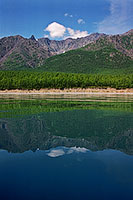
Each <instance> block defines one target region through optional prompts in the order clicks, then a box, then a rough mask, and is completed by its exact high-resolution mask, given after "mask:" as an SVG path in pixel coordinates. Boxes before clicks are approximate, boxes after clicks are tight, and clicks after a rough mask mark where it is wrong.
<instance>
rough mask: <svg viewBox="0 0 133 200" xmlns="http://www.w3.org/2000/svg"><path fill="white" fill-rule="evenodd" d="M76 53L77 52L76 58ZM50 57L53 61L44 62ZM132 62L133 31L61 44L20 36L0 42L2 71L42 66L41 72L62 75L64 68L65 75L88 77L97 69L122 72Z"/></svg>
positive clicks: (96, 34)
mask: <svg viewBox="0 0 133 200" xmlns="http://www.w3.org/2000/svg"><path fill="white" fill-rule="evenodd" d="M79 48H81V49H79ZM75 49H79V50H78V55H77V51H76V50H75ZM70 50H73V51H72V52H71V51H70ZM74 50H75V51H74ZM68 51H70V53H69V52H68ZM65 52H66V53H65ZM62 53H63V54H62ZM58 54H62V55H61V57H60V55H59V56H54V57H52V56H53V55H58ZM49 57H52V58H50V60H49V59H48V60H47V58H49ZM54 59H55V60H54ZM132 59H133V30H130V31H129V32H127V33H125V34H122V35H114V36H108V35H105V34H99V33H94V34H90V35H89V36H87V37H84V38H78V39H71V38H68V39H66V40H62V41H55V40H49V39H48V38H40V39H38V40H36V39H35V37H34V36H33V35H32V36H31V38H30V39H26V38H23V37H21V36H19V35H18V36H10V37H5V38H2V39H0V68H1V69H11V70H12V69H27V68H38V67H40V66H43V68H42V69H43V70H45V71H53V70H54V71H63V69H64V66H65V67H66V69H65V72H84V73H88V72H93V71H91V70H90V67H91V68H92V69H93V68H94V71H97V70H95V68H97V67H98V68H101V67H103V68H104V67H105V66H107V67H108V68H111V67H112V66H113V68H121V67H125V69H126V68H127V67H133V63H132ZM68 64H69V65H70V66H69V65H68ZM78 65H79V66H80V69H79V68H78ZM73 68H74V70H72V69H73Z"/></svg>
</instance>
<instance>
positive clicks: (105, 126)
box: [0, 103, 133, 154]
mask: <svg viewBox="0 0 133 200" xmlns="http://www.w3.org/2000/svg"><path fill="white" fill-rule="evenodd" d="M33 106H36V110H37V109H39V106H40V105H38V107H37V105H34V104H33ZM72 106H73V105H72ZM72 106H71V108H70V109H66V110H64V109H62V110H60V109H59V107H58V106H57V107H58V112H57V111H55V112H54V111H53V112H40V113H36V112H35V113H36V114H33V113H32V106H31V105H30V107H29V111H28V114H24V113H23V112H22V113H23V115H22V116H21V115H20V113H19V116H12V117H9V118H2V117H1V119H0V149H6V150H8V151H9V152H24V151H27V150H33V151H35V150H36V149H37V148H39V149H41V150H45V149H50V148H54V147H57V146H66V147H72V146H77V147H85V148H87V149H90V150H93V151H97V150H103V149H116V150H120V151H122V152H125V153H127V154H133V147H132V144H133V113H132V112H128V111H127V110H123V111H120V110H119V109H118V110H115V109H114V110H113V108H112V109H102V107H100V106H99V107H97V108H96V109H94V107H93V109H85V108H84V107H83V109H81V105H80V106H79V108H78V107H76V106H77V105H75V109H72ZM9 107H10V106H9ZM16 107H17V106H16ZM118 107H119V106H118ZM26 108H27V109H28V103H27V107H26ZM67 108H68V107H67ZM98 108H99V109H98ZM105 108H106V106H105ZM21 109H22V108H21V107H20V110H21ZM30 111H31V114H29V113H30ZM12 112H13V110H12Z"/></svg>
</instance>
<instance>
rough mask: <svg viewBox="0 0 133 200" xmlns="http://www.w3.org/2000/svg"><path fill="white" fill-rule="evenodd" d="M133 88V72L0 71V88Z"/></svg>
mask: <svg viewBox="0 0 133 200" xmlns="http://www.w3.org/2000/svg"><path fill="white" fill-rule="evenodd" d="M97 87H98V88H107V87H111V88H116V89H125V88H133V74H128V75H102V74H76V73H61V72H55V73H52V72H41V71H40V72H31V71H0V90H5V89H8V90H10V89H28V90H32V89H37V90H39V89H41V88H49V89H50V88H56V89H64V88H97Z"/></svg>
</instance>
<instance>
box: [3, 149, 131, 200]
mask: <svg viewBox="0 0 133 200" xmlns="http://www.w3.org/2000/svg"><path fill="white" fill-rule="evenodd" d="M50 152H51V153H50ZM52 152H53V153H52ZM132 195H133V157H131V156H129V155H126V154H124V153H121V152H120V151H114V150H105V151H98V152H91V151H88V150H85V149H78V148H63V147H59V148H56V149H54V150H50V151H36V152H35V153H33V152H31V151H28V152H25V153H23V154H10V153H7V151H0V196H1V199H20V200H21V199H48V200H52V199H108V200H112V199H124V200H125V199H132Z"/></svg>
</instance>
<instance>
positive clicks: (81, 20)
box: [77, 19, 85, 24]
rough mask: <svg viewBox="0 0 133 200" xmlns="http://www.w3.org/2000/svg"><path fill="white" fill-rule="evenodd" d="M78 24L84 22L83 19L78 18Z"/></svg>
mask: <svg viewBox="0 0 133 200" xmlns="http://www.w3.org/2000/svg"><path fill="white" fill-rule="evenodd" d="M77 22H78V24H85V21H84V20H83V19H78V21H77Z"/></svg>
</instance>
